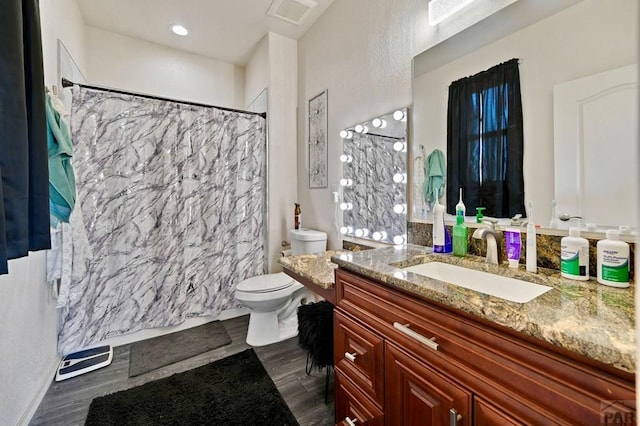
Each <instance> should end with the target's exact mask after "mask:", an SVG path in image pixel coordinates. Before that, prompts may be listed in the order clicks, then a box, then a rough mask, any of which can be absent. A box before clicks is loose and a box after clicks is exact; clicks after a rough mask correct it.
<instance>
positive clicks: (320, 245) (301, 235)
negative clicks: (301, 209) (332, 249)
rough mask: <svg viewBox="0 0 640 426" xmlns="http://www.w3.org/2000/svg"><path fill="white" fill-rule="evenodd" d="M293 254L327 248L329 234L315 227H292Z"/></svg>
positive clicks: (290, 235) (308, 252)
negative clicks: (315, 229) (316, 229)
mask: <svg viewBox="0 0 640 426" xmlns="http://www.w3.org/2000/svg"><path fill="white" fill-rule="evenodd" d="M289 238H291V254H294V255H295V254H311V253H318V252H321V251H326V250H327V234H326V233H325V232H320V231H314V230H313V229H290V230H289Z"/></svg>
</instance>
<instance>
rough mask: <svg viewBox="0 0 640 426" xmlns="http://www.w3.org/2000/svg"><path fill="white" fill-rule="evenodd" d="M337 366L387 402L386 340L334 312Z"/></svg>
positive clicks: (376, 396)
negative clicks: (385, 373)
mask: <svg viewBox="0 0 640 426" xmlns="http://www.w3.org/2000/svg"><path fill="white" fill-rule="evenodd" d="M334 312H335V317H334V343H333V347H334V366H335V367H336V369H339V370H340V371H341V372H342V373H343V374H344V375H346V376H348V377H349V378H350V379H351V380H352V381H353V382H354V383H355V384H356V385H357V386H358V387H360V389H361V390H362V391H363V392H364V393H365V394H367V395H368V396H369V398H371V399H373V400H374V401H375V402H377V403H378V404H379V405H380V406H382V404H383V402H384V394H383V392H384V371H383V348H384V345H383V340H382V337H380V336H379V335H378V334H376V333H374V332H372V331H369V330H367V329H366V328H364V327H363V326H361V325H359V324H358V323H357V322H355V321H354V320H353V319H350V318H347V317H346V316H345V315H344V314H342V313H340V312H338V311H334Z"/></svg>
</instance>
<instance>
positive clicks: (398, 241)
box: [393, 235, 405, 245]
mask: <svg viewBox="0 0 640 426" xmlns="http://www.w3.org/2000/svg"><path fill="white" fill-rule="evenodd" d="M404 241H405V239H404V235H396V236H395V237H393V244H396V245H400V244H404Z"/></svg>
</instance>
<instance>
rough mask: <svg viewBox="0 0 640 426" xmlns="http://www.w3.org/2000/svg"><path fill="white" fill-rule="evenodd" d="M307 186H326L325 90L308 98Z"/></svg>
mask: <svg viewBox="0 0 640 426" xmlns="http://www.w3.org/2000/svg"><path fill="white" fill-rule="evenodd" d="M308 107H309V109H308V115H309V141H308V144H309V188H326V187H327V158H328V153H327V91H326V90H324V91H322V92H321V93H319V94H318V95H316V96H314V97H312V98H311V99H309V106H308Z"/></svg>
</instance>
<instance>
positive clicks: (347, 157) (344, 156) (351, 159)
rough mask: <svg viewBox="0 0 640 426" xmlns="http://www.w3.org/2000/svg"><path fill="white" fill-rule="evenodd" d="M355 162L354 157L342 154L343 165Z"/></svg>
mask: <svg viewBox="0 0 640 426" xmlns="http://www.w3.org/2000/svg"><path fill="white" fill-rule="evenodd" d="M352 161H353V157H352V156H350V155H347V154H342V155H341V156H340V162H342V163H350V162H352Z"/></svg>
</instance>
